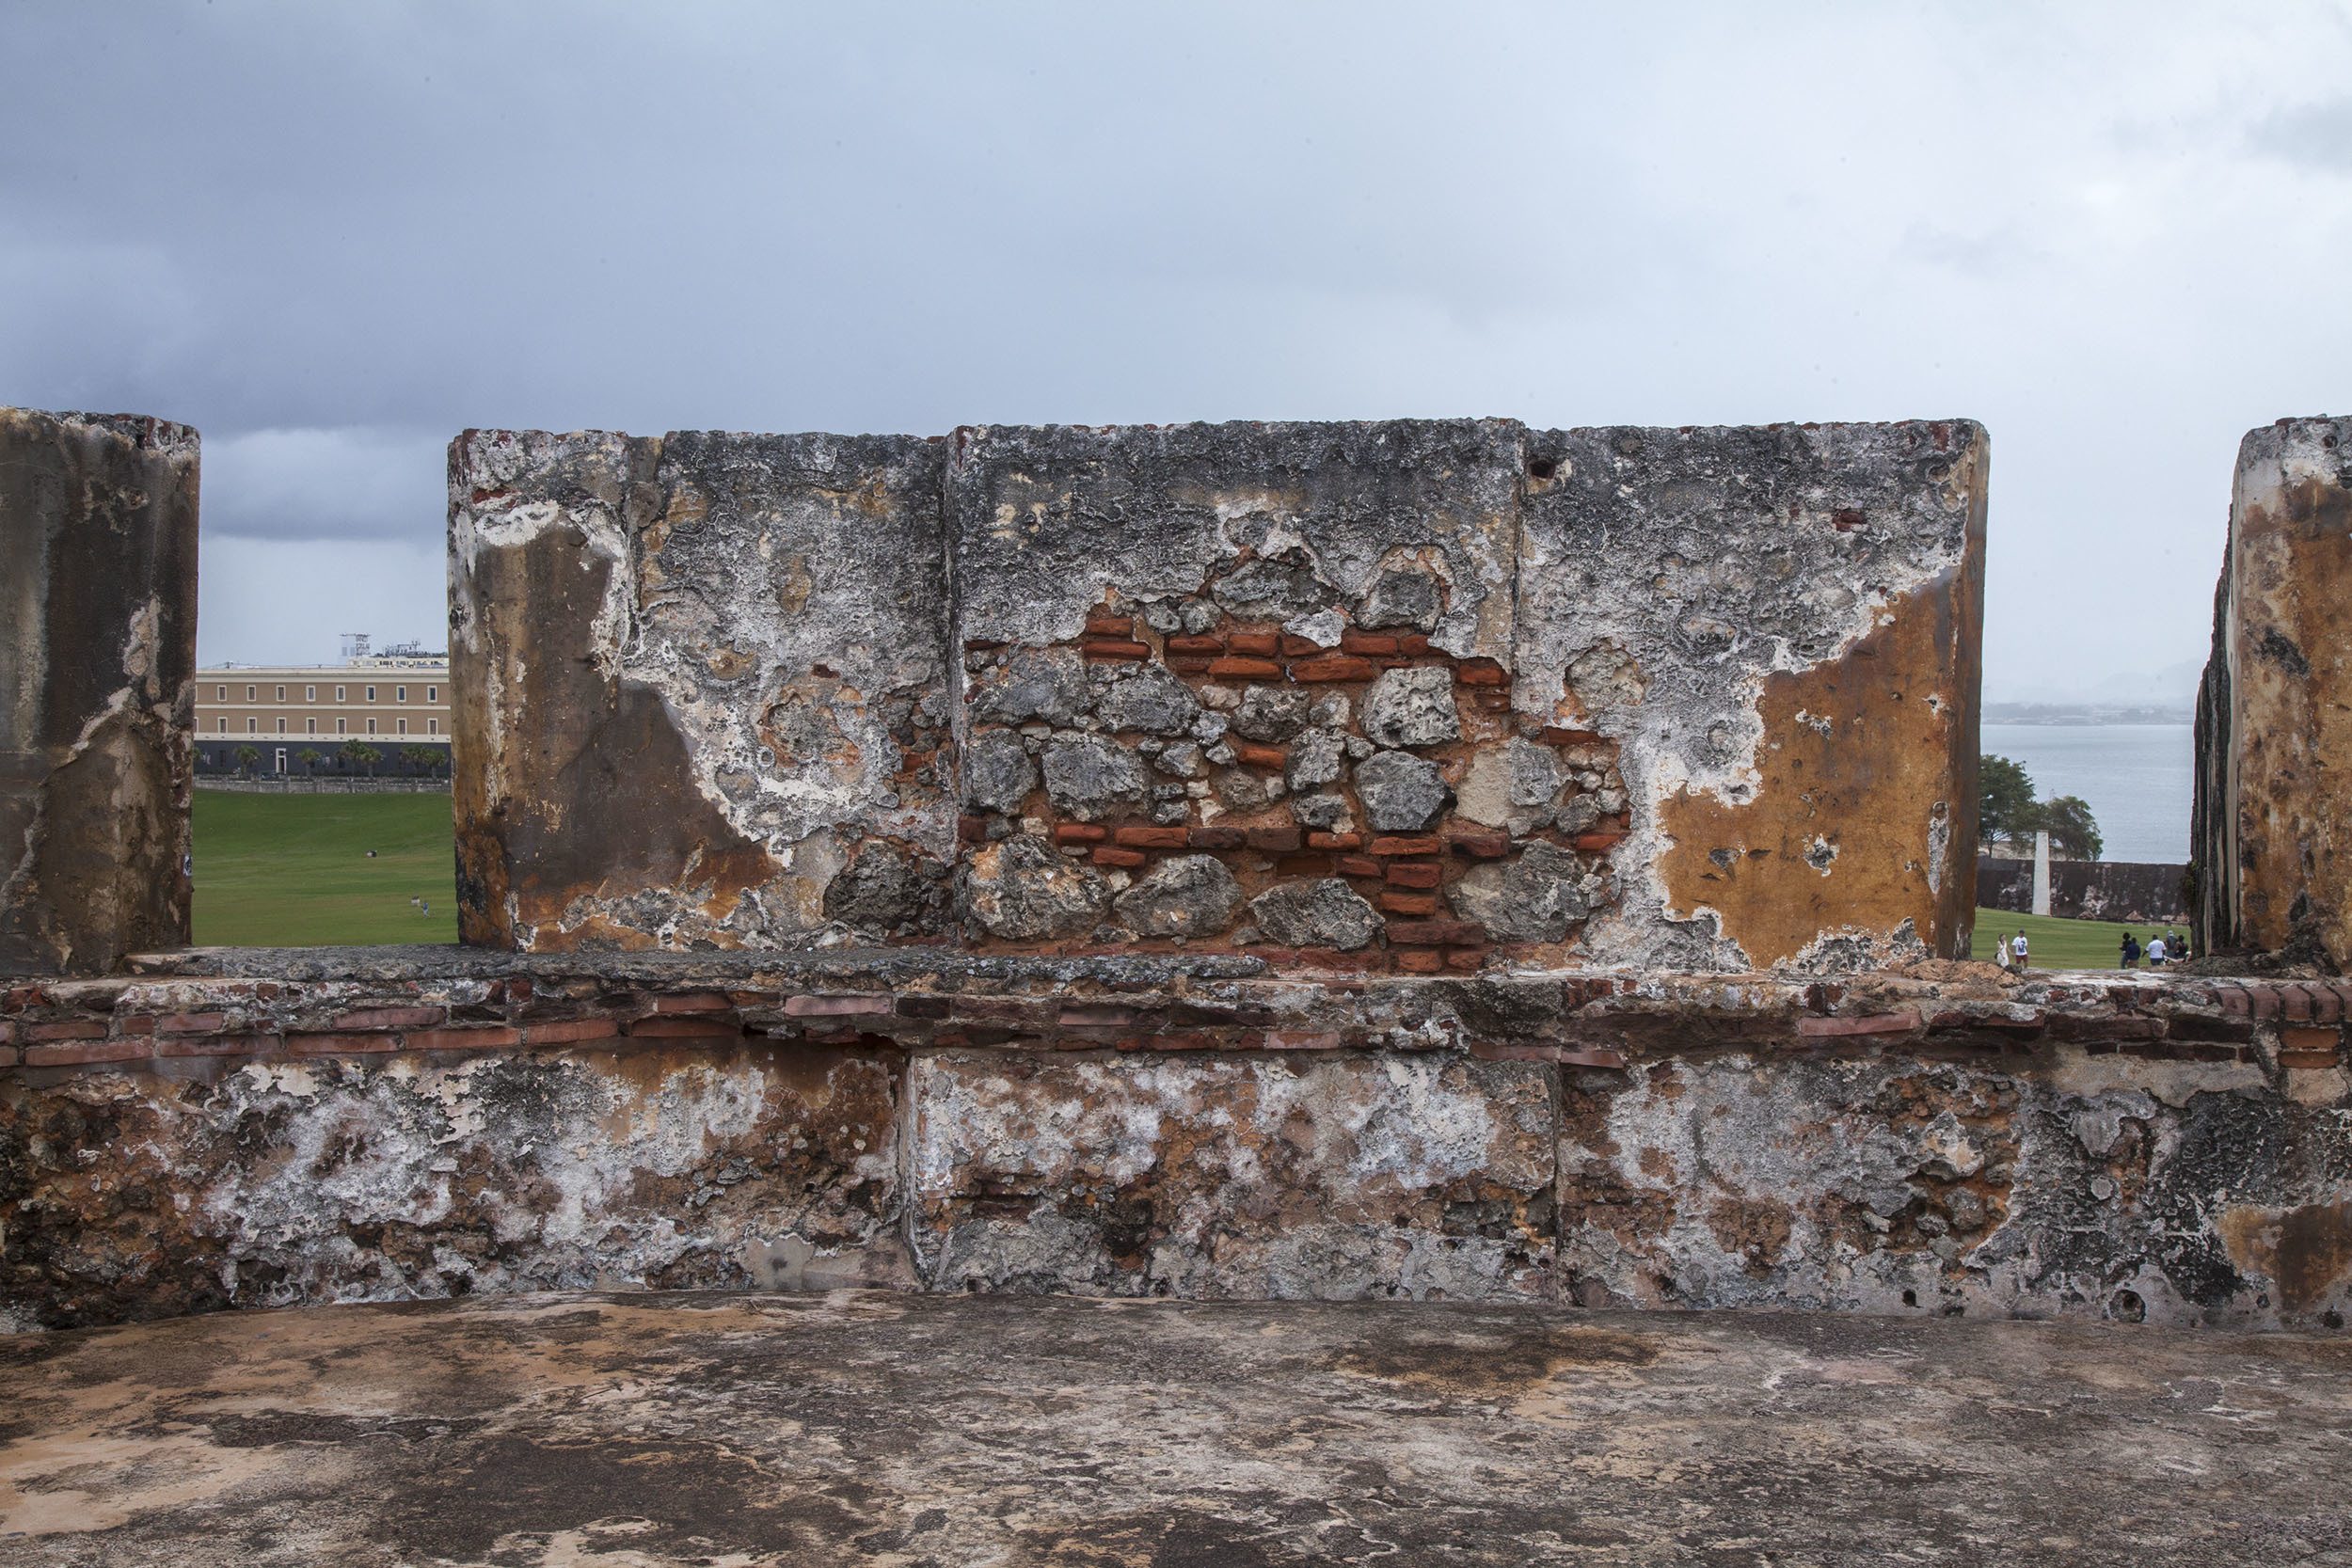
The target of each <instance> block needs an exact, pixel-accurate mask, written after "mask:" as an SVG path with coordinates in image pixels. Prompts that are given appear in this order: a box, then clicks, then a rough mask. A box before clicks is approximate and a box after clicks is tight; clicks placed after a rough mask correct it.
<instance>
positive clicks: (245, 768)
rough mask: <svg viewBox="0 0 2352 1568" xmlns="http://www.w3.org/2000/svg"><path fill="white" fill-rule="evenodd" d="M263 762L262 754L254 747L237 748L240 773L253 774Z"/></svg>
mask: <svg viewBox="0 0 2352 1568" xmlns="http://www.w3.org/2000/svg"><path fill="white" fill-rule="evenodd" d="M261 760H262V753H261V752H258V751H256V750H255V749H254V748H253V747H250V746H240V747H238V748H237V769H238V771H239V772H243V773H250V772H252V771H253V769H254V768H255V767H257V766H258V765H259V764H260V762H261Z"/></svg>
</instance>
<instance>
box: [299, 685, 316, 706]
mask: <svg viewBox="0 0 2352 1568" xmlns="http://www.w3.org/2000/svg"><path fill="white" fill-rule="evenodd" d="M302 700H303V701H304V702H306V703H315V702H317V701H318V700H319V689H318V688H317V687H315V686H306V687H304V688H303V689H302Z"/></svg>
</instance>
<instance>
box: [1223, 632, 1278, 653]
mask: <svg viewBox="0 0 2352 1568" xmlns="http://www.w3.org/2000/svg"><path fill="white" fill-rule="evenodd" d="M1225 645H1226V646H1227V647H1229V648H1231V649H1232V650H1233V652H1235V653H1237V654H1268V655H1270V654H1275V653H1279V652H1280V651H1281V647H1282V636H1281V633H1279V632H1272V631H1234V632H1228V633H1226V634H1225Z"/></svg>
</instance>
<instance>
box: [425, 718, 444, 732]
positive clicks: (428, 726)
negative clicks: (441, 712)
mask: <svg viewBox="0 0 2352 1568" xmlns="http://www.w3.org/2000/svg"><path fill="white" fill-rule="evenodd" d="M424 733H425V734H427V735H438V734H440V733H441V721H439V720H438V719H428V720H426V721H424Z"/></svg>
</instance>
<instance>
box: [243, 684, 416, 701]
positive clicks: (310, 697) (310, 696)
mask: <svg viewBox="0 0 2352 1568" xmlns="http://www.w3.org/2000/svg"><path fill="white" fill-rule="evenodd" d="M349 689H350V688H349V687H343V686H339V687H337V688H336V689H335V700H336V701H337V702H339V703H341V702H347V701H349V700H350V699H348V698H347V697H345V696H344V695H343V693H344V692H346V691H348V690H349ZM260 690H261V688H260V687H258V686H248V687H246V689H245V700H246V702H248V703H250V702H257V701H259V700H260V699H259V698H258V697H257V696H256V695H255V694H256V693H257V692H259V691H260ZM360 690H362V691H364V692H366V693H367V695H366V696H365V697H363V698H361V699H360V700H361V701H362V702H369V703H372V702H373V701H375V688H373V687H372V686H363V687H361V688H360ZM213 700H214V701H215V702H216V703H225V702H227V701H228V700H229V689H228V688H227V687H225V686H215V687H214V688H213ZM285 700H286V689H285V688H284V687H282V686H281V687H279V688H278V701H279V702H281V703H282V702H284V701H285ZM302 700H303V701H304V702H306V703H315V702H317V701H318V700H319V689H318V688H317V687H315V686H306V687H304V688H303V689H302ZM407 700H408V689H407V688H406V687H405V686H395V687H393V688H392V701H393V702H396V703H405V702H406V701H407ZM424 700H425V701H426V702H428V703H437V702H439V701H440V700H441V689H440V688H439V687H437V686H428V687H426V688H425V689H424Z"/></svg>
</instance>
